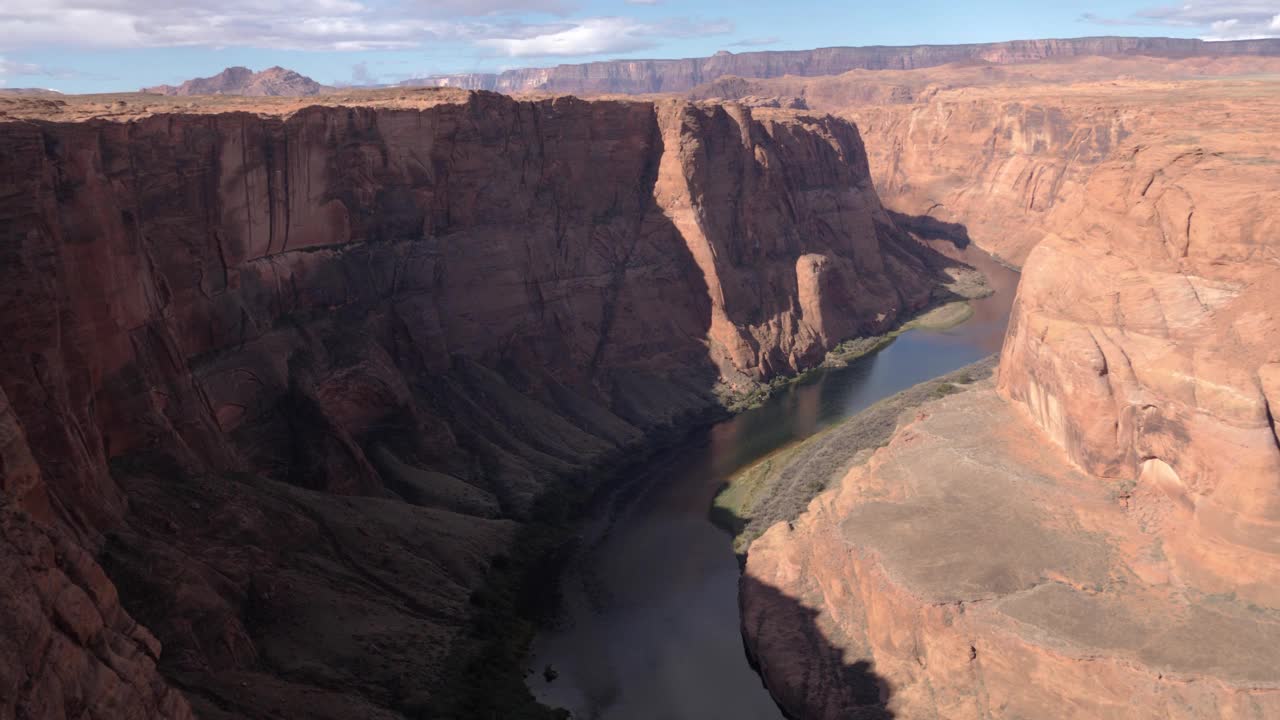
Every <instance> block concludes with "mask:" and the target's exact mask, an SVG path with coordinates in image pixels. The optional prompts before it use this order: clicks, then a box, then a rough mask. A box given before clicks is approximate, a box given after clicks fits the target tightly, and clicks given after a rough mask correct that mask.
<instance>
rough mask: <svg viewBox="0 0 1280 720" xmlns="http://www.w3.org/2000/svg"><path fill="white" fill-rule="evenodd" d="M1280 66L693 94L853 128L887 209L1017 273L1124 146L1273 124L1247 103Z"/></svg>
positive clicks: (724, 87)
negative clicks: (1208, 123)
mask: <svg viewBox="0 0 1280 720" xmlns="http://www.w3.org/2000/svg"><path fill="white" fill-rule="evenodd" d="M1278 71H1280V59H1278V58H1274V57H1256V56H1251V57H1218V58H1213V57H1196V58H1189V59H1173V60H1167V59H1159V58H1123V59H1110V58H1109V59H1103V58H1096V57H1090V58H1079V59H1075V60H1069V61H1055V62H1052V63H1031V64H1025V65H1014V66H996V65H983V66H972V65H969V66H951V67H943V68H932V69H923V70H913V71H903V72H899V71H879V72H864V71H858V72H851V73H846V74H843V75H839V76H835V77H824V78H799V77H792V78H782V79H775V80H755V79H744V78H721V79H720V80H718V81H716V82H714V83H709V84H707V85H705V86H702V87H700V88H697V89H695V90H694V91H693V92H691V93H690V96H691V97H694V98H699V99H711V98H716V99H721V100H735V99H746V98H753V99H755V98H761V97H773V98H787V97H799V98H801V99H802V100H803V102H805V104H806V105H808V106H809V107H811V108H813V109H814V110H817V111H821V112H830V113H835V114H839V115H841V116H843V117H847V118H849V119H851V120H853V121H855V122H856V123H857V125H858V128H859V129H860V130H861V131H862V133H863V137H864V138H865V139H866V142H867V153H868V156H869V158H870V161H871V168H872V174H873V176H874V178H875V182H876V189H877V191H878V192H879V193H880V196H881V198H882V200H883V201H884V203H885V204H886V206H887V207H889V208H890V209H893V210H897V211H900V212H904V213H907V214H909V215H915V216H929V217H932V218H935V219H937V220H940V221H942V222H946V223H955V224H961V225H963V226H965V228H966V229H967V237H969V238H971V239H972V240H973V241H974V242H976V243H977V244H979V245H980V246H981V247H982V248H983V249H985V250H987V251H989V252H992V253H994V254H996V255H997V256H999V257H1001V258H1002V259H1004V260H1005V261H1007V262H1010V263H1012V264H1015V265H1021V264H1022V263H1023V262H1025V261H1026V258H1027V254H1028V253H1029V252H1030V251H1031V248H1032V247H1033V246H1034V245H1035V244H1036V243H1037V242H1039V241H1040V239H1041V238H1043V237H1044V236H1045V235H1046V234H1048V233H1050V232H1054V231H1055V230H1056V228H1055V227H1054V226H1053V225H1052V224H1051V222H1050V217H1051V214H1052V213H1053V211H1054V209H1055V207H1056V206H1057V205H1058V204H1060V203H1062V202H1064V201H1066V200H1067V199H1070V198H1076V197H1079V196H1080V195H1081V193H1083V192H1084V186H1085V184H1086V183H1087V182H1088V181H1089V178H1090V177H1091V175H1092V173H1093V172H1094V171H1096V170H1097V169H1098V168H1099V167H1101V166H1102V165H1103V163H1104V162H1106V161H1108V160H1112V159H1115V158H1116V157H1117V154H1118V153H1119V152H1122V151H1123V150H1124V148H1127V147H1129V146H1131V145H1133V144H1139V143H1140V144H1144V145H1164V144H1168V143H1169V142H1170V141H1171V140H1177V139H1180V138H1187V137H1194V136H1199V135H1203V134H1205V132H1206V127H1205V118H1206V117H1215V118H1220V119H1222V120H1223V121H1224V122H1227V123H1233V122H1236V120H1235V118H1236V117H1239V115H1240V113H1248V114H1249V116H1250V117H1251V118H1255V119H1257V121H1258V122H1262V123H1264V124H1269V123H1270V121H1269V120H1267V119H1265V118H1258V117H1257V116H1256V115H1254V114H1252V113H1251V109H1250V108H1249V107H1248V104H1249V102H1250V101H1251V99H1252V98H1254V97H1261V98H1270V97H1272V96H1273V94H1274V83H1272V82H1269V81H1258V80H1256V79H1253V78H1252V77H1250V76H1256V75H1267V74H1272V73H1275V72H1278ZM1206 78H1216V79H1215V80H1214V81H1213V82H1205V79H1206ZM1228 78H1229V79H1228ZM1268 126H1269V125H1268ZM1209 131H1210V132H1212V129H1210V130H1209Z"/></svg>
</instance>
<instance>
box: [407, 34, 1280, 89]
mask: <svg viewBox="0 0 1280 720" xmlns="http://www.w3.org/2000/svg"><path fill="white" fill-rule="evenodd" d="M1135 55H1145V56H1149V57H1159V58H1170V59H1181V58H1190V57H1218V56H1229V55H1269V56H1280V38H1272V39H1258V40H1233V41H1222V42H1209V41H1205V40H1192V39H1187V38H1159V37H1088V38H1071V39H1064V40H1054V39H1048V40H1013V41H1009V42H996V43H975V44H968V45H910V46H902V47H889V46H868V47H828V48H817V49H814V50H768V51H760V52H743V53H730V52H728V51H724V50H722V51H720V52H717V53H716V54H714V55H712V56H710V57H700V58H684V59H671V60H605V61H600V62H592V63H584V64H579V65H557V66H555V67H544V68H518V69H514V70H507V71H506V72H502V73H466V74H457V75H432V76H429V77H422V78H414V79H412V80H405V81H403V82H401V83H400V84H401V85H406V86H435V87H458V88H462V89H464V90H496V91H498V92H505V93H513V92H514V93H518V92H530V91H534V92H557V93H659V92H688V91H689V90H692V89H693V88H695V87H697V86H699V85H702V84H704V83H709V82H712V81H714V80H716V79H718V78H721V77H724V76H726V75H736V76H738V77H748V78H776V77H782V76H784V75H799V76H802V77H816V76H820V75H839V74H840V73H845V72H849V71H850V70H913V69H918V68H926V67H936V66H938V65H948V64H951V63H972V62H980V63H989V64H993V65H1012V64H1018V63H1028V62H1041V61H1044V60H1056V59H1066V58H1073V57H1083V56H1098V57H1125V56H1135Z"/></svg>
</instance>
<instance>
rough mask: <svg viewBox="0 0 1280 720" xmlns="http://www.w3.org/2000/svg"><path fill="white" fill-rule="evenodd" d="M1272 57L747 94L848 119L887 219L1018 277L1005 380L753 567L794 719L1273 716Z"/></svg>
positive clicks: (984, 73) (1003, 364) (845, 484)
mask: <svg viewBox="0 0 1280 720" xmlns="http://www.w3.org/2000/svg"><path fill="white" fill-rule="evenodd" d="M1255 60H1257V59H1255ZM1116 62H1118V61H1116ZM1270 62H1271V61H1269V60H1257V62H1256V64H1255V62H1254V60H1250V61H1248V62H1245V63H1244V64H1243V65H1235V66H1233V67H1230V68H1224V67H1222V66H1217V67H1213V66H1214V65H1215V63H1213V62H1207V63H1201V62H1199V61H1197V62H1195V63H1173V64H1171V65H1167V66H1166V65H1165V64H1164V63H1162V62H1161V63H1153V61H1149V60H1140V61H1139V60H1135V61H1132V62H1126V63H1118V64H1117V65H1116V66H1114V67H1111V68H1105V67H1101V64H1100V63H1092V62H1089V63H1086V64H1084V65H1083V66H1082V65H1081V64H1078V63H1072V64H1066V65H1063V64H1049V65H1044V66H1026V67H1024V68H1018V69H992V68H975V67H958V68H944V69H938V70H934V71H919V72H914V73H900V74H896V75H895V74H884V75H879V76H876V77H872V76H870V75H869V74H862V73H854V74H850V75H847V76H842V77H840V78H825V79H816V80H813V81H811V82H810V81H808V80H788V81H786V82H783V83H772V81H770V82H759V81H742V82H736V83H735V85H736V86H737V87H736V88H734V89H733V93H737V92H741V93H744V94H751V95H755V96H768V95H771V94H772V95H784V96H799V97H804V98H805V101H806V102H807V103H808V104H809V105H810V106H812V107H819V108H824V109H835V110H838V111H840V112H842V113H843V114H846V115H848V116H850V117H857V118H859V119H860V122H861V124H862V126H863V127H864V128H866V137H867V142H868V146H869V148H870V149H869V154H870V156H871V157H872V158H873V167H876V166H875V164H874V163H875V162H876V161H877V160H878V161H879V162H880V163H881V164H880V165H879V167H877V168H876V169H875V171H874V172H873V175H875V176H876V178H877V186H878V187H879V188H880V189H881V192H882V196H883V197H884V198H886V200H885V202H886V205H887V206H889V207H895V205H896V207H897V208H900V209H903V210H905V211H908V212H912V211H916V212H921V211H923V210H925V208H928V209H929V210H930V211H931V212H932V213H933V217H934V218H935V219H937V220H938V227H941V228H943V229H946V230H948V231H950V232H959V231H960V230H963V231H964V232H965V233H967V234H968V235H970V236H971V237H972V238H973V240H974V241H975V242H977V243H978V244H979V245H983V246H986V247H989V248H991V249H993V250H995V251H996V252H999V253H1002V254H1005V256H1006V257H1009V258H1012V259H1015V260H1017V261H1018V262H1019V263H1020V264H1023V273H1022V279H1021V282H1020V285H1019V289H1018V295H1017V300H1016V304H1015V308H1014V313H1013V317H1012V320H1011V323H1010V327H1009V330H1008V333H1007V336H1006V340H1005V344H1004V349H1003V352H1002V354H1001V358H1000V365H999V371H998V379H997V380H994V381H988V382H985V383H983V384H980V385H979V386H978V387H976V388H974V389H970V390H967V391H965V392H962V393H959V394H955V395H951V396H949V397H946V398H944V399H940V400H938V401H936V402H934V403H932V404H929V405H925V406H924V407H923V408H921V409H920V410H919V411H917V412H916V413H915V414H913V415H910V416H908V417H906V418H904V419H903V421H902V422H901V423H900V425H899V428H898V430H897V432H896V433H895V435H894V437H893V438H892V440H891V441H890V442H889V443H888V444H887V445H886V446H885V447H883V448H881V449H879V450H878V451H876V452H875V453H874V454H873V455H872V456H871V457H870V459H869V460H867V461H866V462H865V463H863V464H860V465H856V466H853V467H852V468H851V469H848V470H847V471H841V474H839V475H837V476H836V477H833V478H832V479H831V481H832V482H831V484H830V486H829V489H828V490H827V491H826V492H825V493H823V494H821V495H819V496H818V497H817V498H816V499H815V500H814V501H813V502H812V503H811V504H810V505H809V507H808V510H807V511H805V512H804V513H803V514H801V515H800V516H799V517H796V518H795V519H793V520H792V521H790V522H784V523H779V524H777V525H775V526H773V527H772V528H770V529H769V530H768V531H767V532H766V533H765V534H764V535H763V536H761V537H760V538H759V539H758V540H756V541H755V542H754V543H753V544H752V545H751V546H750V548H749V551H748V556H747V561H746V567H745V571H744V577H743V581H742V587H741V592H742V596H741V604H742V612H743V617H742V622H743V630H744V636H745V638H746V640H747V645H748V648H749V651H750V652H751V653H752V655H753V656H754V657H755V659H756V661H757V662H758V663H759V665H760V668H761V672H762V674H763V676H764V678H765V679H766V682H767V684H768V686H769V688H770V690H771V691H772V692H773V694H774V696H775V697H776V698H777V699H778V700H779V702H780V703H781V704H782V705H783V707H784V708H786V709H787V710H788V712H789V713H791V714H792V715H794V716H796V717H805V718H816V719H823V718H848V717H867V718H888V717H897V718H910V719H912V720H915V719H917V718H946V719H948V720H964V719H967V718H1050V717H1052V718H1078V719H1081V720H1083V719H1086V718H1090V719H1092V718H1134V719H1146V718H1152V719H1154V718H1179V719H1191V718H1233V719H1235V718H1250V719H1254V720H1258V719H1262V718H1275V717H1280V441H1278V439H1277V438H1278V437H1280V427H1278V426H1277V420H1276V417H1277V416H1276V411H1275V408H1276V407H1278V406H1280V319H1278V315H1277V310H1276V308H1277V307H1278V306H1280V214H1278V213H1277V210H1280V142H1278V141H1277V138H1280V128H1278V127H1277V121H1276V117H1277V114H1276V113H1277V111H1278V110H1280V84H1277V83H1276V81H1275V76H1274V74H1272V75H1269V76H1268V75H1265V74H1263V73H1265V72H1266V71H1267V70H1266V69H1267V68H1269V67H1271V66H1270V65H1269V63H1270ZM1157 65H1158V66H1159V67H1157ZM1259 67H1260V68H1262V71H1261V72H1257V71H1255V70H1256V69H1257V68H1259ZM1251 68H1252V69H1251ZM1117 70H1118V71H1119V72H1121V73H1126V72H1128V73H1133V74H1132V75H1131V76H1129V77H1115V76H1114V74H1113V73H1115V72H1116V71H1117ZM1272 72H1273V71H1272ZM1204 73H1208V74H1218V73H1224V74H1232V73H1240V75H1241V76H1240V77H1238V78H1222V77H1220V78H1216V79H1214V80H1213V81H1212V82H1209V81H1205V80H1204V79H1202V78H1197V77H1194V76H1197V75H1201V74H1204ZM1073 74H1075V77H1074V78H1073V77H1071V76H1072V75H1073ZM1090 74H1092V75H1093V77H1090ZM1103 76H1110V77H1103ZM733 93H729V94H733ZM713 94H714V93H713ZM890 96H896V98H897V99H896V100H893V99H889V100H886V99H885V98H887V97H890ZM836 105H839V106H840V107H838V108H837V107H834V106H836ZM877 145H878V147H877ZM935 203H936V204H937V207H934V204H935ZM926 214H927V213H926ZM947 223H964V225H965V226H967V227H965V226H951V225H948V224H947ZM1019 225H1022V226H1024V227H1025V231H1024V230H1020V229H1019ZM957 227H959V229H957Z"/></svg>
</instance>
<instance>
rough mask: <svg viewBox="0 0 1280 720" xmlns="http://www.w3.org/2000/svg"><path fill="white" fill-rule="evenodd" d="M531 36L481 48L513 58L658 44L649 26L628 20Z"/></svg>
mask: <svg viewBox="0 0 1280 720" xmlns="http://www.w3.org/2000/svg"><path fill="white" fill-rule="evenodd" d="M548 30H549V31H548V32H544V33H539V34H535V35H530V36H527V37H506V38H502V37H500V38H486V39H483V40H481V41H480V44H481V45H485V46H487V47H491V48H494V49H495V50H498V51H499V52H501V53H503V54H505V55H510V56H511V57H531V56H532V57H538V56H545V55H598V54H600V53H612V52H628V51H631V50H640V49H643V48H647V47H652V46H653V45H654V41H653V37H652V34H651V33H650V32H649V30H650V28H649V26H647V25H645V24H643V23H638V22H635V21H634V20H629V19H627V18H591V19H588V20H584V21H582V22H581V23H578V24H576V25H571V26H569V27H560V28H548Z"/></svg>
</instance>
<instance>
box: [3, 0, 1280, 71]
mask: <svg viewBox="0 0 1280 720" xmlns="http://www.w3.org/2000/svg"><path fill="white" fill-rule="evenodd" d="M1082 35H1168V36H1174V37H1202V38H1206V39H1233V38H1242V37H1267V36H1271V37H1280V0H1209V1H1206V2H1183V3H1177V2H1175V3H1172V4H1160V3H1159V0H1156V1H1155V2H1152V0H1136V1H1130V0H1110V1H1108V2H1090V1H1086V2H1060V1H1055V0H1039V1H1038V2H1027V1H1026V0H1018V1H1011V0H969V1H968V2H959V1H954V0H953V1H950V2H943V1H941V0H893V1H892V2H884V1H883V0H879V1H875V2H860V1H846V2H840V3H832V2H813V1H810V0H790V1H787V2H778V1H773V2H765V1H763V0H738V1H737V2H732V1H730V0H704V1H700V2H690V1H687V0H686V1H683V2H682V1H681V0H0V86H8V87H49V88H55V89H58V90H61V91H63V92H109V91H121V90H133V89H137V88H139V87H142V86H145V85H154V84H159V83H174V82H178V81H181V80H184V79H187V78H190V77H197V76H207V75H212V74H214V73H216V72H218V71H220V70H221V69H222V68H224V67H227V66H230V65H245V66H248V67H251V68H254V69H255V70H260V69H262V68H265V67H269V66H271V65H282V66H284V67H288V68H291V69H294V70H297V71H299V72H301V73H303V74H305V75H309V76H311V77H313V78H314V79H316V80H318V81H320V82H322V83H352V84H367V83H376V82H384V83H385V82H395V81H397V80H401V79H405V78H409V77H420V76H423V75H428V74H434V73H452V72H464V71H473V70H482V71H496V70H503V69H507V68H511V67H521V66H529V65H535V66H536V65H554V64H557V63H563V62H583V61H588V60H598V59H612V58H626V57H696V56H702V55H709V54H711V53H713V52H716V51H717V50H729V51H732V52H745V51H749V50H789V49H805V48H813V47H822V46H829V45H911V44H922V43H964V42H988V41H997V40H1010V39H1018V38H1040V37H1078V36H1082Z"/></svg>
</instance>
